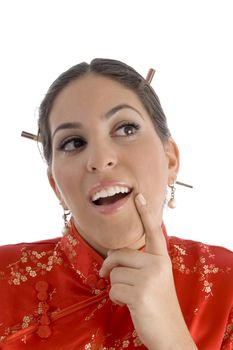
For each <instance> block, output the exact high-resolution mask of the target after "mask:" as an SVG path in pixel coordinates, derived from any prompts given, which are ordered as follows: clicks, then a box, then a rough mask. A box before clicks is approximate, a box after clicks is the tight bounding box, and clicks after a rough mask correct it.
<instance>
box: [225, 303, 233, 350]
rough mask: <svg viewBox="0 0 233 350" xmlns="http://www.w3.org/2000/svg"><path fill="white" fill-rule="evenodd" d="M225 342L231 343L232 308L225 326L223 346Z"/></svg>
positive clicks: (232, 338)
mask: <svg viewBox="0 0 233 350" xmlns="http://www.w3.org/2000/svg"><path fill="white" fill-rule="evenodd" d="M227 340H228V341H232V342H233V308H232V310H231V312H230V316H229V319H228V323H227V326H226V331H225V333H224V338H223V344H224V343H225V342H226V341H227ZM232 348H233V347H232ZM223 349H224V347H223Z"/></svg>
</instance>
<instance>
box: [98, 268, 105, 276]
mask: <svg viewBox="0 0 233 350" xmlns="http://www.w3.org/2000/svg"><path fill="white" fill-rule="evenodd" d="M99 275H100V277H103V276H104V275H103V271H102V269H100V270H99Z"/></svg>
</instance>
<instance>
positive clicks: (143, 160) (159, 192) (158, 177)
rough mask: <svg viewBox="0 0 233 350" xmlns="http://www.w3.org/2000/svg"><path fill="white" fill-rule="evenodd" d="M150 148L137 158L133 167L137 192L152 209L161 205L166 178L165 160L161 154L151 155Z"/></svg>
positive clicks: (164, 192)
mask: <svg viewBox="0 0 233 350" xmlns="http://www.w3.org/2000/svg"><path fill="white" fill-rule="evenodd" d="M151 149H153V148H151V146H150V147H149V149H148V150H145V152H144V156H141V157H138V158H137V159H138V162H137V165H135V167H136V169H135V176H136V177H137V181H138V190H139V191H141V192H142V193H144V195H145V196H147V199H148V201H149V202H150V203H151V205H152V206H153V207H157V208H158V206H160V205H163V202H164V199H165V194H166V188H167V178H168V168H167V162H166V158H165V157H164V155H163V153H162V154H159V155H158V154H156V152H155V153H154V154H153V153H151Z"/></svg>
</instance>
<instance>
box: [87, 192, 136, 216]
mask: <svg viewBox="0 0 233 350" xmlns="http://www.w3.org/2000/svg"><path fill="white" fill-rule="evenodd" d="M130 195H131V193H130V194H129V195H128V196H126V197H124V198H122V199H120V200H119V201H117V202H115V203H113V204H108V205H95V204H92V206H93V207H94V208H95V210H97V211H98V212H99V213H102V214H114V213H116V212H118V211H119V210H120V209H122V207H123V205H124V204H125V203H126V202H127V201H128V199H129V197H130Z"/></svg>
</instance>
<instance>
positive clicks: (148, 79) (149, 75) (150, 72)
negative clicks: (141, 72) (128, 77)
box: [146, 68, 155, 84]
mask: <svg viewBox="0 0 233 350" xmlns="http://www.w3.org/2000/svg"><path fill="white" fill-rule="evenodd" d="M154 74H155V69H153V68H150V69H149V71H148V73H147V76H146V81H147V83H148V84H150V83H151V81H152V79H153V77H154Z"/></svg>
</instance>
